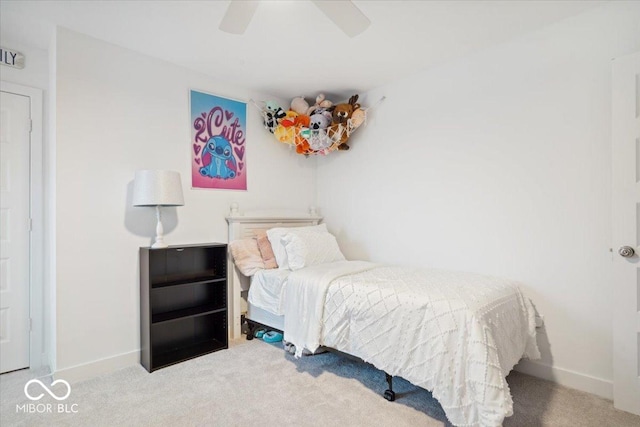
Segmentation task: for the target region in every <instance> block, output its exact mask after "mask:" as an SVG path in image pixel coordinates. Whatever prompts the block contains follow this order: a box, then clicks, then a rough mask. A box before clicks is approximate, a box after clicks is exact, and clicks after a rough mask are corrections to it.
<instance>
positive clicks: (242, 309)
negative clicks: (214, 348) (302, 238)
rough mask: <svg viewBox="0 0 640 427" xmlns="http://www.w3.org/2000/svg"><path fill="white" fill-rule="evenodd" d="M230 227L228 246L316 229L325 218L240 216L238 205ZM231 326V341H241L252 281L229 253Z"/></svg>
mask: <svg viewBox="0 0 640 427" xmlns="http://www.w3.org/2000/svg"><path fill="white" fill-rule="evenodd" d="M226 219H227V223H228V224H229V240H228V241H229V242H232V241H234V240H238V239H246V238H251V237H253V236H254V233H255V232H256V231H260V230H268V229H270V228H274V227H304V226H309V225H317V224H318V223H319V222H320V221H321V220H322V217H321V216H319V215H318V214H317V213H316V209H315V208H313V207H311V208H309V212H308V213H306V214H305V213H302V214H301V213H299V212H285V211H275V210H273V211H260V212H258V211H255V212H247V213H246V214H241V213H240V211H239V208H238V205H237V204H235V203H234V204H233V205H231V209H230V211H229V215H228V216H227V217H226ZM227 256H228V265H229V268H228V269H227V271H228V288H227V290H228V291H227V295H228V304H227V307H228V311H229V313H228V315H229V320H228V325H229V328H228V329H229V339H238V338H240V328H241V324H240V318H241V316H242V314H244V313H246V311H247V291H248V290H249V285H250V282H249V278H248V277H246V276H244V275H242V274H241V273H240V272H239V271H238V269H237V268H235V266H234V264H233V258H232V257H231V252H230V251H229V253H228V255H227Z"/></svg>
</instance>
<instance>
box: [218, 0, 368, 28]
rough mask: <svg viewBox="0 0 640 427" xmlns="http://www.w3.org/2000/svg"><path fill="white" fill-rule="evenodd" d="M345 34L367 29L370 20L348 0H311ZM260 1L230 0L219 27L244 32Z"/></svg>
mask: <svg viewBox="0 0 640 427" xmlns="http://www.w3.org/2000/svg"><path fill="white" fill-rule="evenodd" d="M311 2H312V3H313V4H315V5H316V6H317V7H318V9H320V10H321V11H322V13H324V14H325V15H327V17H328V18H329V19H330V20H331V21H333V23H334V24H336V25H337V26H338V27H339V28H340V29H341V30H342V31H344V33H345V34H346V35H348V36H349V37H355V36H357V35H358V34H360V33H361V32H363V31H364V30H366V29H367V27H368V26H369V24H370V23H371V21H369V18H367V17H366V16H365V15H364V14H363V13H362V12H360V9H358V7H357V6H356V5H355V4H353V2H352V1H350V0H331V1H327V0H311ZM259 3H260V2H259V1H256V0H253V1H248V0H231V2H230V3H229V7H228V8H227V12H226V13H225V15H224V17H223V18H222V21H221V22H220V26H219V28H220V29H221V30H222V31H225V32H227V33H231V34H244V32H245V31H246V30H247V27H248V26H249V23H250V22H251V19H252V18H253V15H254V14H255V13H256V9H257V8H258V4H259Z"/></svg>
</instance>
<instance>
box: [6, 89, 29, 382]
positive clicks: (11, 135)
mask: <svg viewBox="0 0 640 427" xmlns="http://www.w3.org/2000/svg"><path fill="white" fill-rule="evenodd" d="M0 104H1V106H0V191H1V192H0V373H4V372H8V371H13V370H16V369H21V368H26V367H28V366H29V329H30V327H29V232H30V230H29V229H30V219H29V198H30V196H29V191H30V190H29V174H30V171H29V160H30V159H29V152H30V150H29V148H30V129H31V110H30V99H29V97H26V96H23V95H16V94H13V93H9V92H4V91H3V92H0Z"/></svg>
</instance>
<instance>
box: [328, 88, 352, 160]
mask: <svg viewBox="0 0 640 427" xmlns="http://www.w3.org/2000/svg"><path fill="white" fill-rule="evenodd" d="M357 101H358V95H357V94H356V95H353V96H352V97H351V98H349V102H348V103H343V104H338V105H336V106H334V108H333V113H332V119H333V122H332V124H331V126H329V129H328V131H327V134H328V135H329V137H331V139H333V140H334V141H335V142H336V144H337V145H338V149H339V150H348V149H349V145H347V141H348V140H349V134H350V129H349V127H348V126H349V119H351V116H352V115H353V112H354V111H355V110H357V109H359V108H360V104H358V103H357Z"/></svg>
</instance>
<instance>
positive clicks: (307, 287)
mask: <svg viewBox="0 0 640 427" xmlns="http://www.w3.org/2000/svg"><path fill="white" fill-rule="evenodd" d="M375 266H376V265H375V264H373V263H370V262H366V261H338V262H333V263H330V264H318V265H314V266H310V267H307V268H304V269H301V270H297V271H294V272H292V273H291V274H290V275H289V278H288V282H287V286H286V288H285V302H284V314H285V317H284V340H285V341H287V342H290V343H292V344H294V345H295V346H296V353H295V356H296V357H300V356H302V352H303V350H304V349H307V350H309V351H311V352H312V353H313V352H315V351H316V350H317V349H318V347H320V334H321V332H322V315H323V305H324V300H325V296H326V294H327V289H328V288H329V284H330V283H331V282H332V281H333V280H335V279H337V278H338V277H341V276H344V275H348V274H355V273H359V272H362V271H366V270H369V269H372V268H374V267H375Z"/></svg>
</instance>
